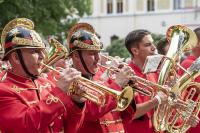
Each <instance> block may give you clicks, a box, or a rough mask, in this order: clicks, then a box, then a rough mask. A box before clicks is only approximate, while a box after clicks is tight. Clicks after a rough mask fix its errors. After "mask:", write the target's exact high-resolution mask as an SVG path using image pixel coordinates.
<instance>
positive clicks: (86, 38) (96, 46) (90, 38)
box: [67, 23, 103, 54]
mask: <svg viewBox="0 0 200 133" xmlns="http://www.w3.org/2000/svg"><path fill="white" fill-rule="evenodd" d="M67 42H68V48H69V51H70V54H71V53H72V52H74V51H76V50H102V46H103V45H102V43H101V42H100V40H99V38H98V37H97V35H96V34H95V30H94V28H93V27H92V26H91V25H90V24H88V23H77V24H75V25H74V26H73V27H72V28H71V29H70V30H69V32H68V36H67Z"/></svg>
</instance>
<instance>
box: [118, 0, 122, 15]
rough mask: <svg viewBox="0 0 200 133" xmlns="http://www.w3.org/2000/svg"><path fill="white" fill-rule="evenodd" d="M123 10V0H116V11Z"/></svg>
mask: <svg viewBox="0 0 200 133" xmlns="http://www.w3.org/2000/svg"><path fill="white" fill-rule="evenodd" d="M122 12H123V0H117V13H122Z"/></svg>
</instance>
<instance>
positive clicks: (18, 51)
mask: <svg viewBox="0 0 200 133" xmlns="http://www.w3.org/2000/svg"><path fill="white" fill-rule="evenodd" d="M16 52H17V55H18V58H19V61H20V63H21V66H22V68H23V69H24V71H25V73H26V74H27V75H29V76H30V77H31V79H32V80H35V79H36V78H37V76H36V75H33V74H31V73H30V72H29V71H28V69H27V67H26V65H25V63H24V59H23V56H22V52H21V50H20V49H17V50H16Z"/></svg>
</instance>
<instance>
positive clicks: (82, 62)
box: [77, 50, 94, 79]
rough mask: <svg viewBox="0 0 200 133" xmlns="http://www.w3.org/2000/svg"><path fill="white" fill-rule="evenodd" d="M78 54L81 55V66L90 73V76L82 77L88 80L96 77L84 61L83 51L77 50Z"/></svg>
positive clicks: (84, 75)
mask: <svg viewBox="0 0 200 133" xmlns="http://www.w3.org/2000/svg"><path fill="white" fill-rule="evenodd" d="M77 52H78V55H79V58H80V60H81V64H82V66H83V68H84V69H85V71H86V72H87V73H88V74H82V76H83V77H85V78H87V79H91V78H92V77H93V76H94V74H93V73H91V72H90V71H89V69H88V67H87V65H86V64H85V61H84V59H83V56H82V51H81V50H77Z"/></svg>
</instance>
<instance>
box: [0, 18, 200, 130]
mask: <svg viewBox="0 0 200 133" xmlns="http://www.w3.org/2000/svg"><path fill="white" fill-rule="evenodd" d="M194 32H195V33H196V36H197V38H198V43H197V44H196V46H195V47H194V48H193V49H192V50H191V53H190V55H189V56H187V57H186V58H185V59H183V61H182V63H181V66H182V67H184V68H185V69H187V68H189V67H190V66H191V64H192V63H193V62H194V61H195V60H196V59H197V58H198V57H199V56H200V28H197V29H195V30H194ZM67 45H68V46H67V47H66V49H67V50H68V53H67V54H68V55H67V58H58V59H57V60H55V61H53V64H52V66H47V65H48V62H50V61H52V60H53V59H54V56H52V58H49V57H48V54H49V53H47V51H46V46H45V44H44V42H43V40H42V39H41V37H40V35H39V34H38V33H37V32H36V31H35V30H34V23H33V22H32V21H31V20H30V19H27V18H16V19H14V20H11V21H10V22H9V23H8V24H7V25H6V26H5V27H4V29H3V31H2V33H1V47H2V50H3V55H2V59H1V72H0V78H1V82H0V132H1V133H13V132H14V133H40V132H41V133H60V132H65V133H156V132H158V131H156V130H155V128H154V125H153V123H152V117H153V113H154V109H155V108H156V107H157V106H160V105H166V104H168V100H169V95H167V94H166V93H164V92H163V91H159V90H156V89H155V90H153V92H155V95H151V96H149V95H145V94H144V93H140V92H139V91H137V89H136V91H133V90H134V87H133V90H132V88H131V92H129V96H131V101H130V99H128V96H127V97H125V96H126V95H123V93H120V94H118V93H119V92H125V90H127V91H129V90H130V89H127V88H126V87H127V86H131V85H135V86H138V87H140V88H142V89H143V90H144V92H145V90H146V89H148V88H147V87H146V86H145V85H137V79H134V76H137V77H140V78H142V79H145V80H148V81H151V82H153V83H157V81H158V77H159V71H156V72H152V73H147V74H146V73H143V71H142V70H143V68H144V65H145V61H146V58H147V57H148V56H153V55H155V54H158V53H159V54H162V55H166V54H167V52H168V49H169V47H170V42H169V40H168V39H167V38H163V39H161V41H160V42H159V43H158V44H157V45H155V44H154V40H153V38H152V36H151V32H149V31H148V30H144V29H138V30H133V31H131V32H130V33H128V34H127V36H126V38H125V42H124V45H122V46H124V47H126V49H127V50H128V52H129V53H130V55H131V59H130V60H129V61H128V63H124V62H123V61H122V60H119V59H117V58H114V59H112V60H110V57H109V56H108V55H103V54H101V50H102V48H103V47H102V42H101V41H100V38H99V36H97V34H96V31H95V29H94V27H92V26H91V25H90V24H88V23H77V24H75V25H74V26H72V27H71V29H70V30H69V31H68V36H67ZM56 50H57V49H56ZM157 51H158V53H157ZM51 54H52V53H51ZM56 57H57V56H56ZM58 57H59V55H58ZM69 60H70V61H69ZM51 63H52V62H51ZM45 64H46V65H45ZM44 68H45V69H48V70H46V71H43V70H44ZM111 70H112V71H111ZM177 73H178V74H179V75H180V76H181V75H183V73H184V71H183V70H182V69H180V70H178V72H177ZM44 75H45V76H44ZM133 75H134V76H133ZM199 81H200V80H199V78H198V77H197V78H196V79H195V82H199ZM130 84H131V85H130ZM102 86H103V87H102ZM100 87H102V88H109V89H106V90H104V89H99V88H100ZM93 89H94V90H93ZM110 89H111V90H113V91H110V92H109V90H110ZM92 90H93V91H92ZM97 90H98V91H99V90H100V94H101V95H100V96H99V94H97ZM90 91H91V93H89V92H90ZM151 91H152V90H151ZM147 92H149V90H147ZM133 93H134V94H133ZM132 94H133V95H132ZM120 96H122V97H120ZM92 97H94V98H98V100H96V101H94V100H91V99H92ZM124 97H125V98H124ZM123 100H124V101H123ZM99 101H100V102H101V103H99ZM121 104H123V105H121ZM126 105H127V106H126ZM186 106H187V105H185V104H183V105H181V106H180V103H178V102H177V103H175V104H174V108H178V109H180V110H181V109H183V108H184V109H187V108H186ZM179 122H180V123H181V122H182V121H179ZM186 123H187V125H190V126H191V127H192V128H190V129H189V130H188V131H187V132H188V133H197V132H198V130H199V128H200V126H199V118H198V117H197V116H195V115H191V116H190V117H189V118H188V119H187V121H186ZM161 132H163V133H167V132H168V131H159V133H161Z"/></svg>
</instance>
